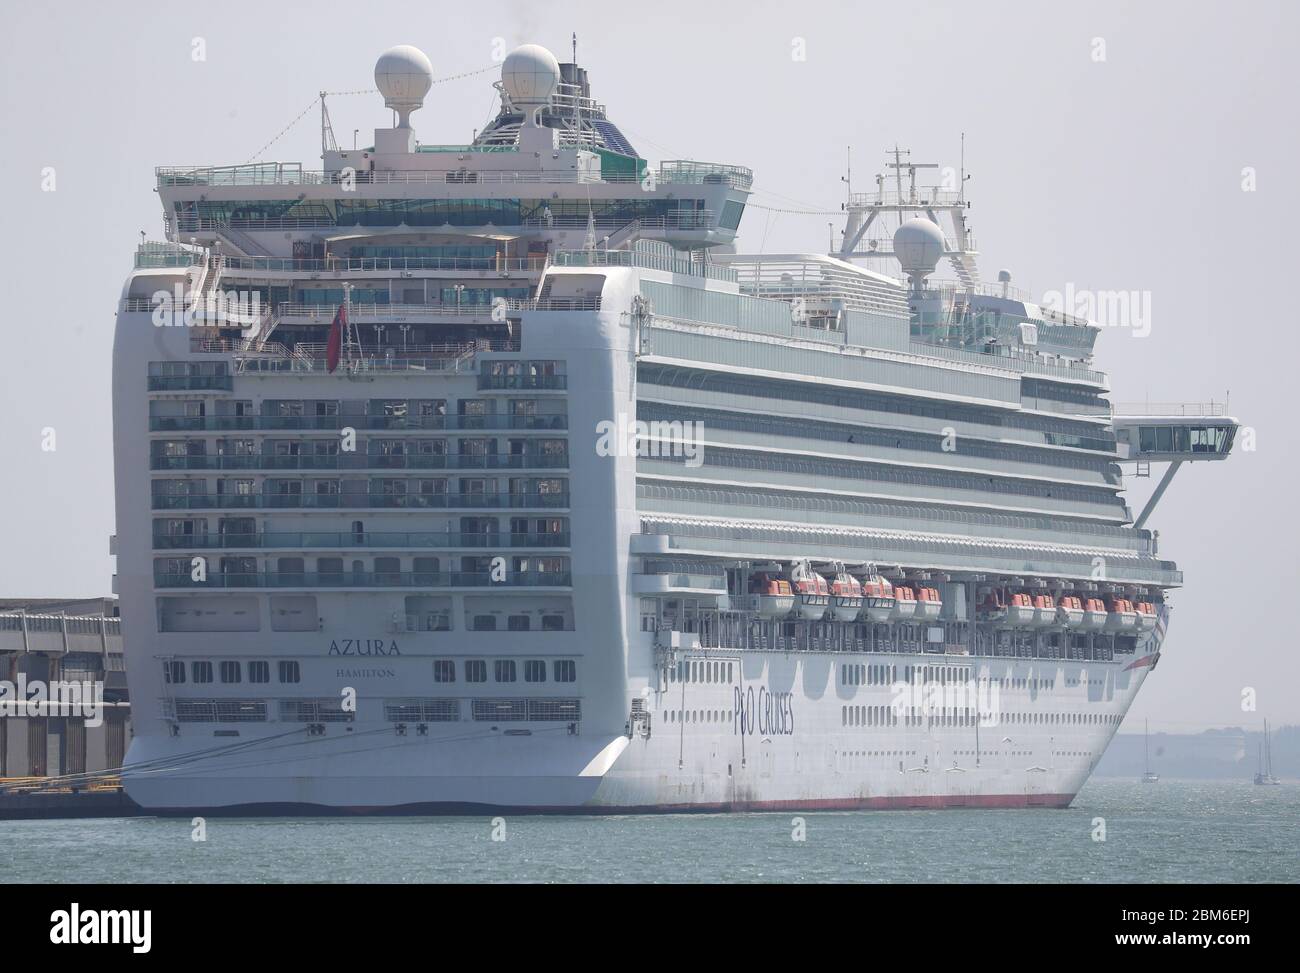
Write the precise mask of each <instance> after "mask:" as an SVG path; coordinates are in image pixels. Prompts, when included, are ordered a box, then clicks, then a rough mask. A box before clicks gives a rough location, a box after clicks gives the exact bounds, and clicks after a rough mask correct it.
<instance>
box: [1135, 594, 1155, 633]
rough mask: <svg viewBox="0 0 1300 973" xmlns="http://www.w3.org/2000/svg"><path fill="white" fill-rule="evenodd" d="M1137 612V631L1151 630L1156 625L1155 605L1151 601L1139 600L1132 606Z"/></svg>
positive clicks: (1153, 629)
mask: <svg viewBox="0 0 1300 973" xmlns="http://www.w3.org/2000/svg"><path fill="white" fill-rule="evenodd" d="M1133 607H1134V608H1136V609H1137V613H1138V625H1137V627H1138V631H1139V632H1143V633H1146V632H1152V631H1155V627H1156V606H1155V604H1154V603H1153V602H1149V601H1139V602H1138V603H1137V604H1136V605H1134V606H1133Z"/></svg>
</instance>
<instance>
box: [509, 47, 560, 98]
mask: <svg viewBox="0 0 1300 973" xmlns="http://www.w3.org/2000/svg"><path fill="white" fill-rule="evenodd" d="M501 84H502V86H503V87H504V88H505V89H506V94H507V95H509V96H510V101H511V102H512V103H513V104H514V105H515V107H516V108H540V107H541V106H542V105H544V104H546V102H547V101H549V100H550V97H551V95H553V94H555V89H556V88H557V87H559V84H560V62H559V61H557V60H555V55H554V54H552V53H551V52H550V51H548V50H547V49H546V48H544V47H542V46H541V45H540V44H525V45H524V46H523V47H516V48H515V49H514V50H513V51H511V52H510V53H509V54H507V55H506V60H505V63H504V64H503V65H501Z"/></svg>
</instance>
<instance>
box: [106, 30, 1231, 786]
mask: <svg viewBox="0 0 1300 973" xmlns="http://www.w3.org/2000/svg"><path fill="white" fill-rule="evenodd" d="M431 79H432V69H431V68H430V66H429V64H428V61H427V59H426V58H424V56H423V55H422V54H420V52H419V51H417V50H415V49H414V48H409V47H403V48H395V49H393V50H392V51H389V52H387V53H386V54H385V55H384V56H383V57H382V58H381V59H380V62H379V65H378V66H377V68H376V82H377V84H378V86H379V88H380V91H381V92H382V94H383V95H384V98H385V103H386V104H387V105H388V106H389V107H390V108H392V109H393V110H394V111H396V112H397V116H398V117H397V124H396V125H395V126H394V127H393V128H390V129H380V130H377V131H376V133H375V140H374V145H373V146H372V147H369V148H366V149H354V150H350V151H341V150H337V149H329V150H327V151H326V152H325V155H324V165H323V168H322V170H321V171H319V172H313V171H308V170H304V169H302V168H301V167H299V166H296V165H288V164H281V163H274V164H255V165H246V166H229V167H211V168H189V169H175V168H164V169H159V170H158V173H157V178H158V193H159V196H160V199H161V202H162V205H163V209H164V220H165V226H166V231H167V232H166V236H167V239H166V241H165V242H161V243H156V244H149V243H146V244H142V246H141V248H140V250H139V252H138V254H137V258H136V265H137V266H136V270H135V272H134V273H133V274H132V275H131V277H130V278H129V280H128V282H127V285H126V287H125V289H124V292H123V295H122V304H121V311H120V313H119V318H118V326H117V336H116V343H115V351H114V425H115V441H116V452H117V472H116V480H117V483H116V485H117V520H118V529H117V537H116V547H115V553H116V554H117V557H118V579H117V581H118V591H119V594H120V596H121V600H122V616H123V625H124V636H125V640H126V644H127V652H128V654H129V659H130V662H129V673H130V679H131V692H132V700H133V706H134V717H135V727H134V730H135V742H134V744H133V746H132V750H131V752H130V754H129V755H128V765H129V766H128V768H127V770H126V771H125V773H124V779H125V781H126V786H127V789H128V791H129V793H130V794H131V795H132V796H133V797H134V798H135V799H136V800H137V801H139V802H140V803H142V804H143V805H145V806H146V807H149V808H154V809H158V810H172V811H182V810H190V809H198V808H224V809H252V810H264V809H266V808H268V807H274V808H302V807H306V806H310V807H319V808H328V809H334V810H395V809H412V810H441V809H463V808H467V807H501V808H521V809H540V810H613V809H634V810H662V809H671V808H694V809H745V808H778V807H790V808H803V807H808V808H812V807H877V806H878V807H888V806H944V805H952V804H971V805H988V806H996V805H1025V804H1051V805H1063V804H1066V803H1068V802H1069V800H1070V799H1071V798H1072V797H1073V795H1074V794H1075V793H1076V792H1077V790H1078V788H1079V787H1080V786H1081V784H1082V783H1083V781H1084V780H1085V779H1086V778H1087V775H1088V773H1089V772H1090V771H1091V769H1092V767H1093V766H1094V765H1095V763H1096V761H1097V759H1098V758H1099V757H1100V755H1101V753H1102V751H1103V749H1104V748H1105V746H1106V743H1107V742H1108V741H1109V739H1110V737H1111V735H1112V734H1113V732H1114V730H1115V728H1116V727H1117V725H1118V723H1119V722H1120V720H1121V719H1122V718H1123V715H1124V712H1125V711H1126V710H1127V708H1128V706H1129V704H1130V703H1131V701H1132V699H1133V696H1134V694H1135V693H1136V691H1137V689H1138V687H1139V686H1140V685H1141V683H1142V681H1143V680H1144V679H1145V677H1146V675H1147V673H1149V672H1150V671H1151V669H1152V668H1153V667H1154V665H1155V663H1156V661H1157V660H1158V659H1159V657H1160V652H1161V645H1162V641H1163V638H1164V631H1165V625H1166V619H1167V615H1168V592H1169V590H1170V589H1171V588H1173V587H1176V586H1177V585H1179V584H1180V582H1181V576H1180V574H1179V572H1178V571H1177V569H1176V567H1175V565H1174V564H1173V563H1171V562H1169V561H1167V560H1162V559H1161V558H1160V557H1159V555H1158V553H1157V551H1156V549H1155V545H1154V543H1153V536H1152V534H1151V532H1150V531H1148V530H1145V529H1138V528H1135V527H1134V526H1133V517H1132V515H1131V512H1130V510H1129V509H1128V507H1127V505H1126V503H1125V500H1124V497H1123V492H1122V491H1123V484H1122V481H1121V477H1120V468H1119V465H1118V464H1119V463H1120V462H1122V461H1130V460H1134V461H1136V460H1141V459H1142V458H1143V457H1144V456H1147V457H1149V458H1152V459H1155V460H1156V461H1163V460H1169V461H1171V462H1173V463H1174V464H1175V465H1174V467H1172V468H1176V465H1177V464H1178V463H1181V462H1182V461H1184V460H1187V459H1206V458H1219V457H1222V456H1225V455H1227V453H1228V451H1229V450H1230V449H1231V445H1232V438H1233V435H1234V432H1235V429H1236V423H1235V422H1234V421H1233V420H1231V419H1229V418H1226V417H1223V416H1219V415H1211V416H1205V417H1198V418H1196V419H1185V418H1184V419H1182V420H1181V421H1179V420H1178V419H1171V418H1169V417H1151V418H1146V419H1144V418H1142V417H1136V418H1133V419H1131V420H1128V421H1125V420H1120V419H1117V417H1116V416H1115V415H1114V414H1113V410H1112V407H1111V406H1110V404H1109V402H1108V400H1107V394H1108V385H1107V381H1106V378H1105V375H1104V374H1103V373H1101V372H1100V371H1098V370H1096V368H1095V366H1094V363H1093V343H1094V341H1095V339H1096V337H1097V334H1098V329H1097V327H1096V326H1095V325H1094V324H1092V323H1090V322H1088V321H1086V320H1083V319H1079V318H1075V317H1072V316H1070V315H1068V314H1063V313H1060V312H1057V311H1053V310H1051V309H1049V308H1046V307H1043V306H1040V305H1038V304H1036V303H1034V302H1032V301H1031V300H1029V299H1028V297H1027V296H1026V295H1021V294H1018V293H1016V292H1014V291H1013V290H1012V289H1011V287H1010V283H1009V280H1003V281H1001V282H1000V283H999V284H998V285H995V286H993V287H985V286H982V285H980V284H979V283H978V277H977V276H975V275H977V271H976V270H975V269H974V259H973V243H972V242H971V241H970V240H969V238H968V237H967V236H965V235H964V234H965V229H964V226H965V223H964V216H961V217H960V225H961V227H962V229H960V230H955V231H953V233H954V235H955V237H956V239H955V240H954V241H953V242H951V243H950V242H949V240H948V239H947V238H946V237H945V234H944V232H943V230H942V229H941V228H940V227H939V225H938V223H937V222H936V221H935V220H934V219H933V218H932V217H933V216H934V214H929V215H927V214H925V213H924V212H921V213H910V212H905V207H907V206H913V205H914V204H915V202H916V198H917V197H914V198H912V199H906V198H901V195H900V197H899V198H892V199H885V198H884V197H883V196H882V197H881V198H880V200H879V201H878V203H877V204H876V205H884V206H892V207H895V208H894V209H891V210H890V212H892V213H895V214H897V215H899V216H900V219H901V223H900V225H899V226H898V227H897V228H896V229H895V230H894V232H893V234H892V236H891V237H890V240H889V247H890V248H891V249H890V252H891V253H892V254H893V255H894V257H895V259H896V260H897V262H898V264H899V265H900V266H901V268H902V271H903V277H904V278H906V279H903V278H900V277H895V276H891V275H890V274H888V273H882V272H878V271H876V270H869V269H866V268H863V267H861V266H859V265H857V264H856V263H854V262H853V259H854V258H855V248H857V247H858V246H859V244H860V241H861V240H862V239H864V238H865V237H864V235H865V234H866V230H865V229H864V226H865V225H876V226H877V227H879V226H880V225H882V224H879V223H876V222H875V219H874V218H872V217H869V216H864V215H862V214H863V213H866V210H867V208H869V207H870V205H871V204H870V203H869V202H868V201H859V203H858V205H859V208H860V209H862V213H859V214H857V217H855V216H854V213H852V212H851V213H850V223H849V225H848V226H847V227H846V244H845V248H844V250H843V252H841V253H839V254H837V255H834V256H829V255H823V254H777V255H746V254H739V253H735V252H734V246H733V243H734V241H735V237H736V232H737V229H738V227H739V223H740V219H741V216H742V214H743V211H744V208H745V205H746V202H747V200H748V198H749V195H750V191H751V188H752V175H751V173H750V171H749V170H748V169H746V168H744V167H741V166H735V165H721V164H710V163H701V162H696V161H668V162H661V163H659V164H658V165H653V164H651V163H650V162H648V161H647V160H645V159H643V158H641V157H640V156H639V155H637V153H636V151H635V150H634V149H633V147H632V145H631V144H630V143H629V142H628V140H627V139H626V138H625V137H624V136H623V135H622V133H621V132H620V131H619V129H618V128H617V127H616V126H615V125H614V124H613V122H611V121H610V120H609V118H608V117H607V115H606V112H605V109H604V107H603V106H601V105H599V104H597V103H596V102H595V101H593V100H592V98H591V94H590V86H589V82H588V79H587V76H586V73H585V71H583V70H582V69H581V68H580V67H579V66H578V65H577V64H565V65H560V64H557V63H556V61H555V59H554V57H552V56H551V55H550V54H549V52H547V51H545V50H544V49H542V48H538V47H535V46H531V45H530V46H526V47H524V48H520V49H519V50H517V51H515V52H513V53H512V54H511V55H510V56H509V57H508V58H507V59H506V62H505V64H504V65H503V71H502V79H501V81H500V83H499V91H500V92H501V98H502V107H501V111H500V113H499V114H498V116H497V118H496V119H495V120H494V122H493V123H492V124H491V125H490V126H489V127H488V128H487V129H486V130H485V131H484V132H482V133H480V134H479V135H478V136H477V138H476V139H475V140H474V141H473V142H471V143H468V144H463V145H454V146H435V145H426V144H422V143H418V142H417V140H416V138H415V134H414V131H413V129H412V128H411V127H410V115H411V113H412V112H413V111H414V110H415V109H417V108H418V107H419V106H420V104H421V103H422V101H423V98H424V96H425V94H426V93H427V92H428V90H429V88H430V84H431ZM898 160H899V156H897V155H896V156H895V161H896V162H898ZM900 164H901V163H900ZM912 176H913V178H914V176H915V169H913V170H912ZM900 186H901V183H900ZM898 192H899V193H900V194H901V189H900V190H899V191H898ZM938 201H939V202H940V203H943V202H946V201H945V200H943V199H939V200H938ZM963 201H964V194H963ZM931 202H932V203H933V202H934V201H933V200H931ZM963 205H964V202H963ZM959 210H960V207H954V208H953V210H952V211H953V212H954V213H956V212H959ZM879 215H880V214H877V216H879ZM855 218H856V219H857V222H856V224H855V223H854V219H855ZM859 230H861V232H859ZM945 257H946V258H947V259H949V260H950V261H951V262H952V263H953V266H954V268H955V269H956V270H957V273H958V279H957V280H956V281H952V282H943V281H939V280H936V279H931V274H932V272H933V271H934V269H935V267H936V265H937V264H938V263H939V261H940V260H941V259H944V258H945ZM1159 430H1165V431H1163V432H1162V431H1159ZM1117 433H1118V436H1117Z"/></svg>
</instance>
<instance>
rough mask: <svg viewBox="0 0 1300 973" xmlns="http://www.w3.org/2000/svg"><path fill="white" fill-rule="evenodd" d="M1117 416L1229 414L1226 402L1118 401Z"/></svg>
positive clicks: (1205, 417) (1205, 415)
mask: <svg viewBox="0 0 1300 973" xmlns="http://www.w3.org/2000/svg"><path fill="white" fill-rule="evenodd" d="M1114 409H1115V415H1117V416H1188V417H1189V418H1204V419H1210V418H1214V417H1217V416H1226V415H1227V414H1228V412H1227V409H1228V404H1227V403H1226V402H1117V403H1115V406H1114Z"/></svg>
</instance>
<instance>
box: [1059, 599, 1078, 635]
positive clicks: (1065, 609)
mask: <svg viewBox="0 0 1300 973" xmlns="http://www.w3.org/2000/svg"><path fill="white" fill-rule="evenodd" d="M1056 624H1057V625H1064V626H1065V627H1066V628H1079V627H1080V626H1081V625H1082V624H1083V602H1082V601H1081V600H1080V599H1079V596H1078V595H1063V596H1061V599H1060V601H1058V602H1057V603H1056Z"/></svg>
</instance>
